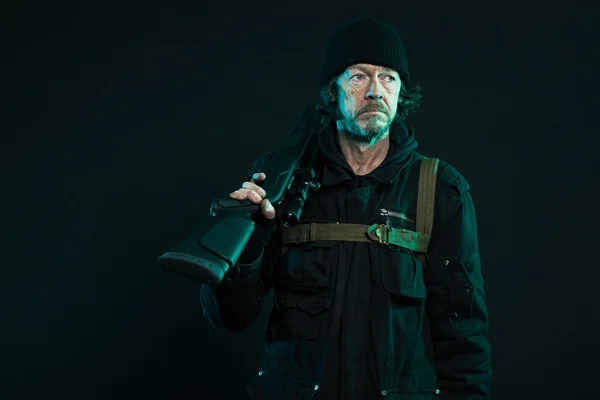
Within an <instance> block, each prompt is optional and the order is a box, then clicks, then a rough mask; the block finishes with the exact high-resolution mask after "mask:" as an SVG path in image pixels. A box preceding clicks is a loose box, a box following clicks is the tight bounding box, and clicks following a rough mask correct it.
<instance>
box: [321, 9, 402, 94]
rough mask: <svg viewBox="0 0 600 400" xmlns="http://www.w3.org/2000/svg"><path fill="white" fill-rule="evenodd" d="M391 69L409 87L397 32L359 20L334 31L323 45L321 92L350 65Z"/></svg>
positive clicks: (384, 26) (366, 20)
mask: <svg viewBox="0 0 600 400" xmlns="http://www.w3.org/2000/svg"><path fill="white" fill-rule="evenodd" d="M360 63H364V64H373V65H379V66H382V67H386V68H392V69H394V70H396V71H397V72H398V74H400V79H402V82H403V83H404V85H405V86H407V87H410V77H409V75H408V60H407V59H406V53H405V51H404V44H403V43H402V40H401V39H400V35H399V34H398V32H397V31H396V30H395V29H393V28H391V27H390V26H388V25H385V24H383V23H381V22H379V21H377V20H375V19H373V18H367V17H361V18H358V19H357V20H354V21H352V22H350V23H349V24H347V25H345V26H344V27H342V28H341V29H340V30H339V31H337V32H336V33H335V34H334V35H333V36H332V37H331V39H329V43H328V45H327V52H326V56H325V62H324V63H323V69H322V72H321V86H320V87H321V88H322V87H324V86H325V85H326V84H327V83H328V82H329V80H330V79H331V78H333V77H334V76H335V75H339V74H341V73H342V72H344V71H345V70H346V68H348V67H349V66H351V65H354V64H360Z"/></svg>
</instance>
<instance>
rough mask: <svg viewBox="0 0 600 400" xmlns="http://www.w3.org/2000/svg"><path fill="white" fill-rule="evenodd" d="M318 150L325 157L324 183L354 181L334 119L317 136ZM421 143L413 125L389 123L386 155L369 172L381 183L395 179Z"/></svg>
mask: <svg viewBox="0 0 600 400" xmlns="http://www.w3.org/2000/svg"><path fill="white" fill-rule="evenodd" d="M318 142H319V150H320V152H321V154H322V155H323V156H324V158H325V166H324V170H323V181H322V184H323V185H335V184H338V183H340V182H342V181H344V180H351V181H353V182H354V181H355V179H356V174H355V173H354V171H353V170H352V168H351V167H350V165H348V163H347V162H346V159H345V158H344V154H343V153H342V150H341V148H340V143H339V140H338V134H337V129H336V125H335V121H332V122H331V124H330V125H329V127H328V128H327V129H325V130H324V131H323V132H321V134H320V135H319V136H318ZM417 146H418V143H417V141H416V140H415V134H414V130H413V129H412V127H410V126H409V125H406V124H405V123H404V122H402V121H400V120H397V121H395V122H393V123H392V126H391V127H390V148H389V150H388V153H387V155H386V156H385V159H384V160H383V162H382V163H381V165H379V166H378V167H377V168H376V169H375V170H374V171H372V172H371V173H369V174H368V176H369V177H370V178H373V179H375V180H377V181H380V182H381V183H391V182H393V181H395V180H396V179H397V177H398V175H399V174H400V171H402V169H403V168H404V167H405V166H406V165H407V164H408V163H409V162H410V160H411V156H412V154H413V151H414V150H415V149H416V148H417Z"/></svg>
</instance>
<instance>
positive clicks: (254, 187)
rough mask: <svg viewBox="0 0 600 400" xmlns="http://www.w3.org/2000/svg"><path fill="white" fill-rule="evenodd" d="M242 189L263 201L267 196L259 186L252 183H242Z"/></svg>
mask: <svg viewBox="0 0 600 400" xmlns="http://www.w3.org/2000/svg"><path fill="white" fill-rule="evenodd" d="M242 188H244V189H249V190H253V191H255V192H256V193H258V195H259V196H260V197H261V198H263V199H264V198H265V196H266V195H267V192H265V189H263V188H261V187H260V186H258V185H257V184H255V183H252V182H244V183H242Z"/></svg>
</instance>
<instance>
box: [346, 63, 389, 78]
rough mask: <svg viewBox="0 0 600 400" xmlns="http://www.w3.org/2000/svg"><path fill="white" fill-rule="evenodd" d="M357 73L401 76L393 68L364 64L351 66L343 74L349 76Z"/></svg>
mask: <svg viewBox="0 0 600 400" xmlns="http://www.w3.org/2000/svg"><path fill="white" fill-rule="evenodd" d="M355 71H361V72H364V73H367V74H374V73H386V74H390V75H395V76H400V74H399V73H398V71H396V70H395V69H393V68H388V67H384V66H382V65H374V64H364V63H360V64H353V65H351V66H349V67H348V68H346V70H345V71H344V72H343V73H342V75H345V74H349V73H352V72H355Z"/></svg>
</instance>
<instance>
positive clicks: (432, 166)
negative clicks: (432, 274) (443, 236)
mask: <svg viewBox="0 0 600 400" xmlns="http://www.w3.org/2000/svg"><path fill="white" fill-rule="evenodd" d="M439 161H440V160H438V159H437V158H428V157H423V161H422V162H421V171H420V173H419V192H418V195H417V226H416V228H417V232H419V233H423V234H426V235H431V231H432V230H433V214H434V205H435V184H436V180H437V170H438V164H439ZM419 260H421V264H422V265H423V268H425V266H426V263H427V253H421V254H419Z"/></svg>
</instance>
